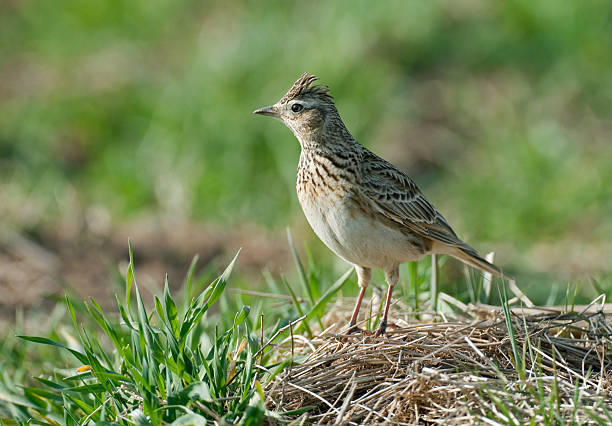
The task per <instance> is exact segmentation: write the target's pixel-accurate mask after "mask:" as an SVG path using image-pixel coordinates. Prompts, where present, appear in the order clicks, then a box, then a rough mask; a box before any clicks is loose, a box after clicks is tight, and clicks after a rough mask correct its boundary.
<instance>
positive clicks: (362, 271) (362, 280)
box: [348, 266, 372, 333]
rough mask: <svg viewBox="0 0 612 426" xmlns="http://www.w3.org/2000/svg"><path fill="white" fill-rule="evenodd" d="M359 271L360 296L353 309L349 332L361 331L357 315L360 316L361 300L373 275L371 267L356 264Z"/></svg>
mask: <svg viewBox="0 0 612 426" xmlns="http://www.w3.org/2000/svg"><path fill="white" fill-rule="evenodd" d="M355 270H356V271H357V282H358V284H359V289H360V290H359V296H358V297H357V303H355V309H353V315H352V316H351V322H349V329H348V332H349V333H354V332H357V331H359V327H357V317H358V316H359V309H361V302H362V301H363V295H364V294H365V292H366V289H367V288H368V285H369V284H370V278H371V277H372V271H371V270H370V269H369V268H362V267H361V266H355Z"/></svg>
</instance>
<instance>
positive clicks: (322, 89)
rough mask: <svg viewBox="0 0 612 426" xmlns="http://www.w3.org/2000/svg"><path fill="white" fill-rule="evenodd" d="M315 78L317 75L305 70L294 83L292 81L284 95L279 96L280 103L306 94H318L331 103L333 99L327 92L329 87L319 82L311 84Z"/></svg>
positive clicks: (316, 78)
mask: <svg viewBox="0 0 612 426" xmlns="http://www.w3.org/2000/svg"><path fill="white" fill-rule="evenodd" d="M317 80H318V77H317V76H316V75H313V74H310V73H307V72H305V73H304V74H302V75H301V76H300V78H298V79H297V81H296V82H295V83H293V86H291V89H289V91H288V92H287V93H286V94H285V96H283V97H282V98H281V100H280V103H287V102H289V101H290V100H292V99H295V98H296V97H298V96H307V95H314V96H318V97H319V98H321V99H323V100H325V101H327V102H330V103H333V102H334V99H333V98H332V96H331V95H330V94H329V87H327V86H323V85H319V84H317V85H313V84H312V83H314V82H315V81H317Z"/></svg>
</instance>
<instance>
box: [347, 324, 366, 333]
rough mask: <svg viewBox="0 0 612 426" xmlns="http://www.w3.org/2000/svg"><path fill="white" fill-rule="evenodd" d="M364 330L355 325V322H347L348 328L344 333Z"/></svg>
mask: <svg viewBox="0 0 612 426" xmlns="http://www.w3.org/2000/svg"><path fill="white" fill-rule="evenodd" d="M363 331H364V330H362V329H361V328H359V327H357V325H356V324H353V325H350V324H349V329H348V330H347V331H346V334H355V333H363Z"/></svg>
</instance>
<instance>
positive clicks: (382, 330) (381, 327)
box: [374, 321, 387, 337]
mask: <svg viewBox="0 0 612 426" xmlns="http://www.w3.org/2000/svg"><path fill="white" fill-rule="evenodd" d="M386 331H387V321H382V322H381V323H380V325H379V326H378V329H377V330H376V332H375V333H374V337H380V336H382V335H383V334H385V333H386Z"/></svg>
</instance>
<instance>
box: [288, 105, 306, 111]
mask: <svg viewBox="0 0 612 426" xmlns="http://www.w3.org/2000/svg"><path fill="white" fill-rule="evenodd" d="M303 109H304V105H302V104H293V105H291V111H293V112H300V111H301V110H303Z"/></svg>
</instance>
